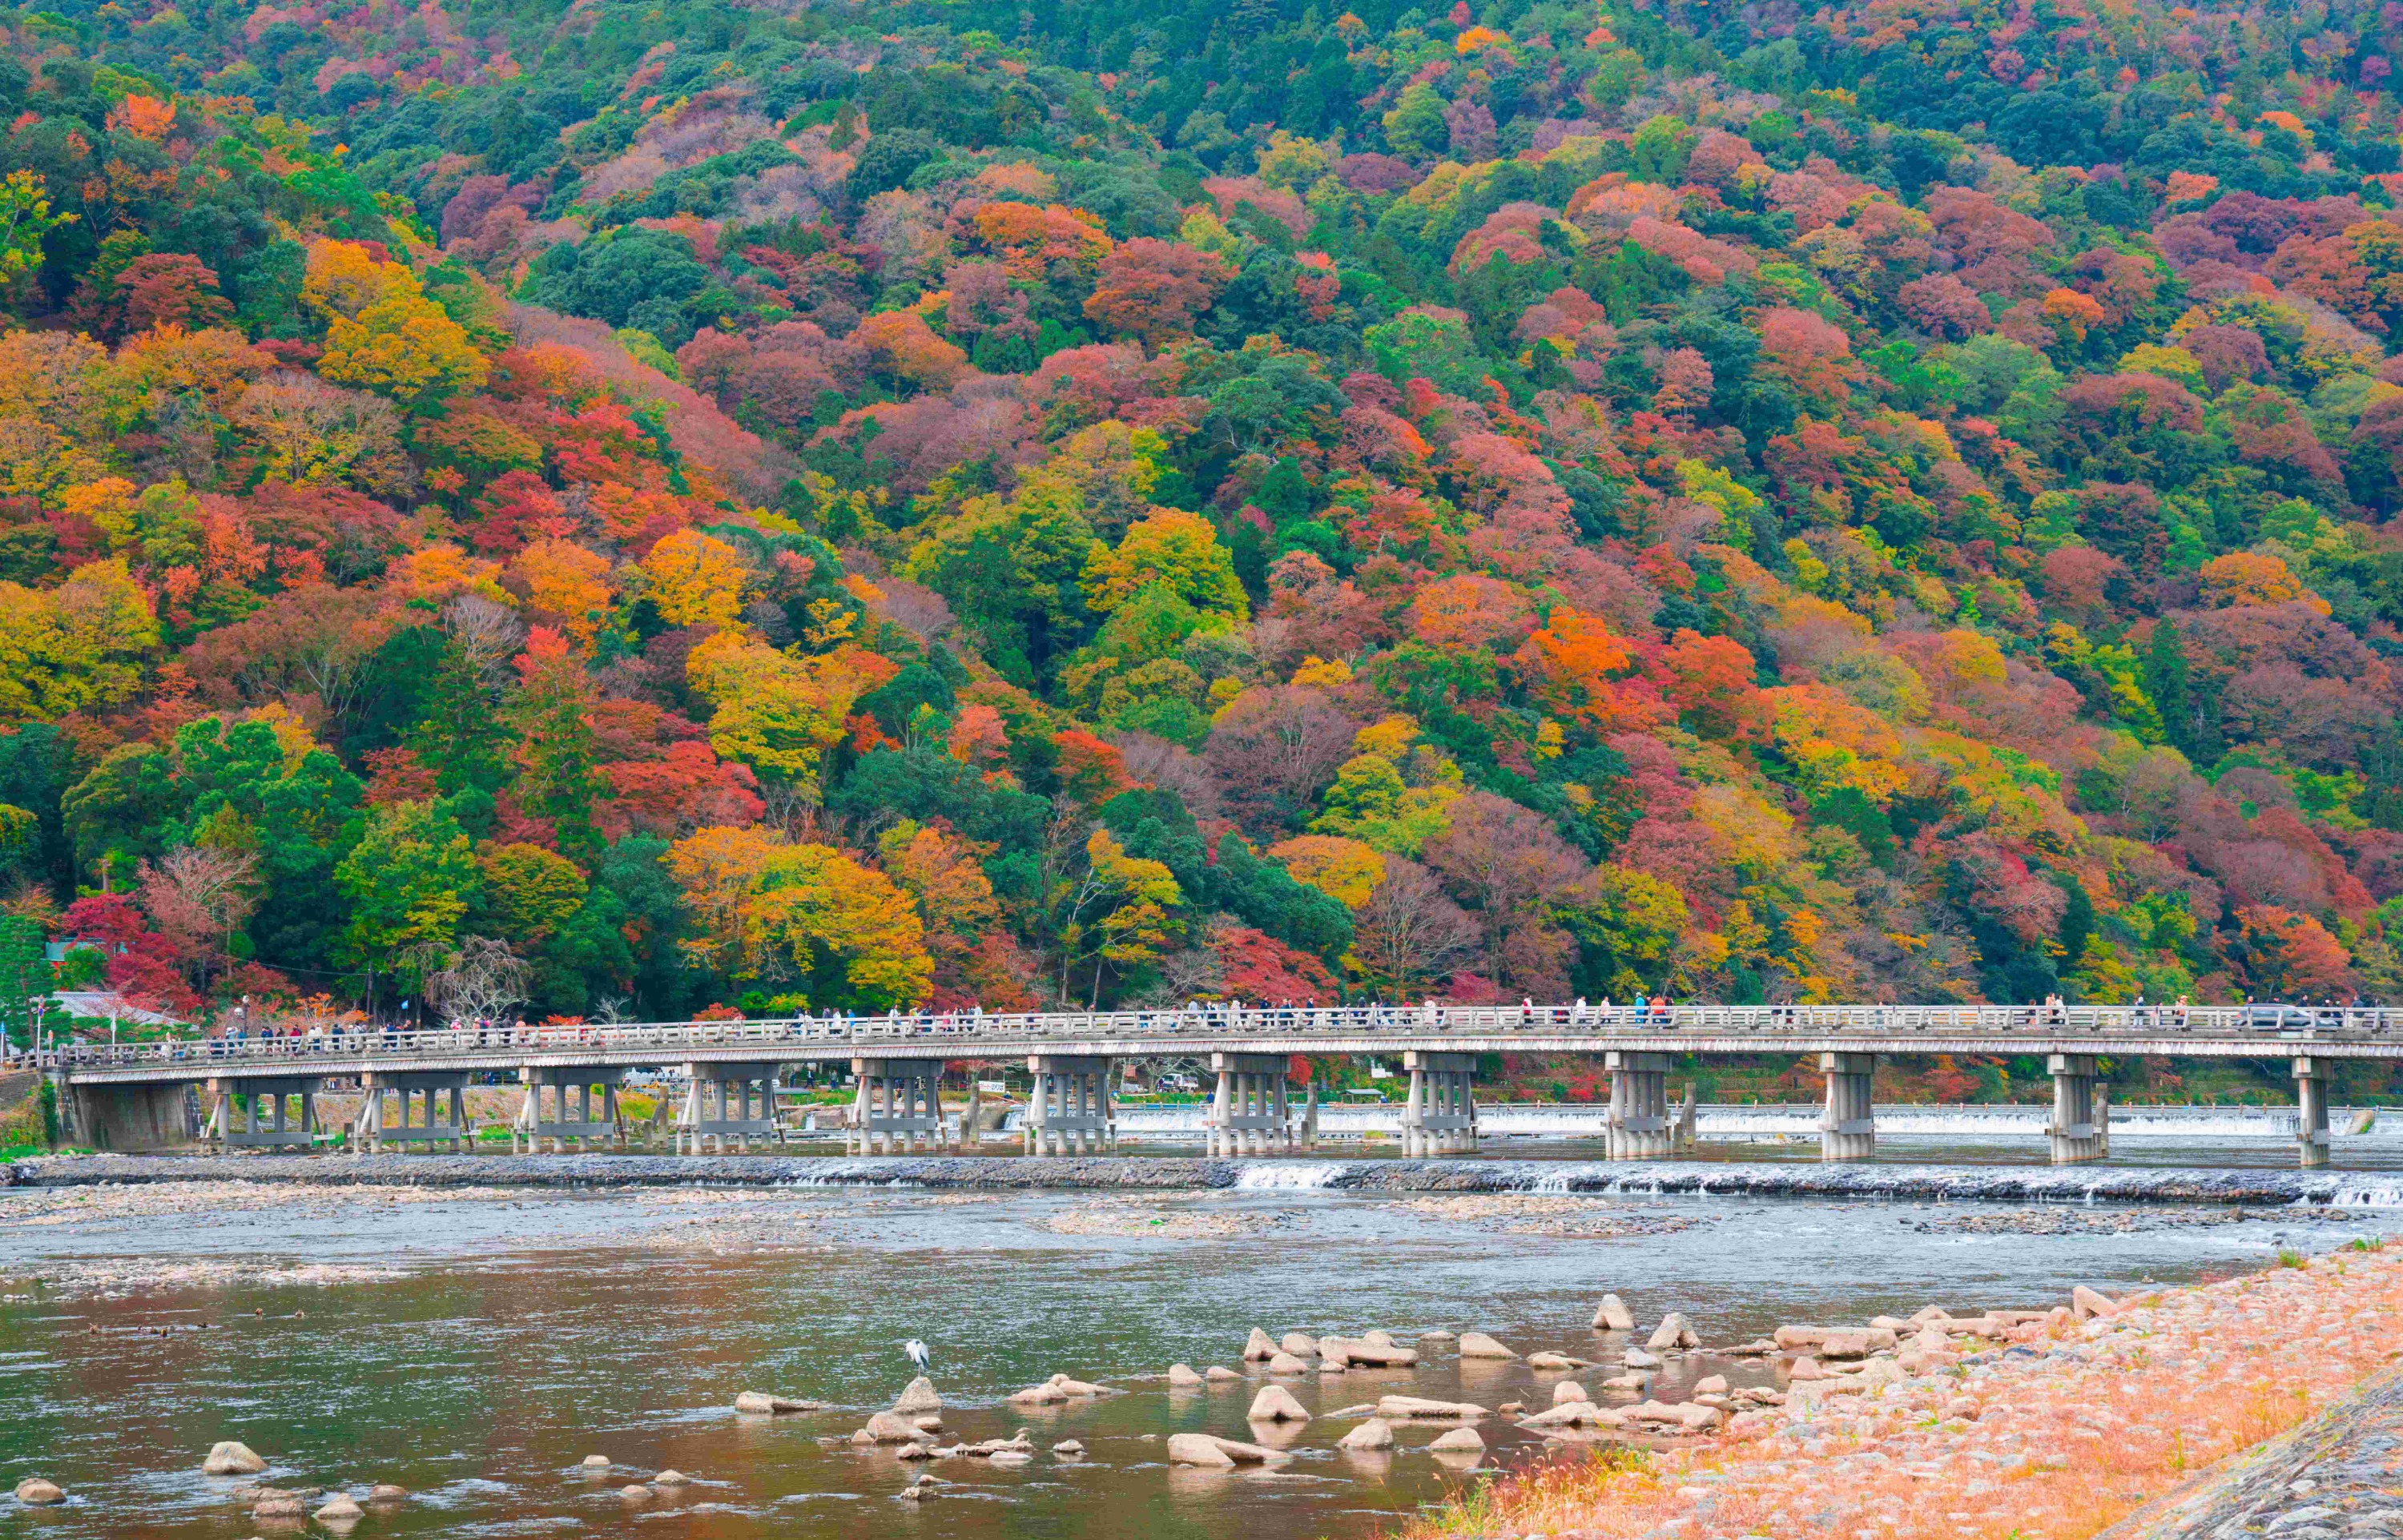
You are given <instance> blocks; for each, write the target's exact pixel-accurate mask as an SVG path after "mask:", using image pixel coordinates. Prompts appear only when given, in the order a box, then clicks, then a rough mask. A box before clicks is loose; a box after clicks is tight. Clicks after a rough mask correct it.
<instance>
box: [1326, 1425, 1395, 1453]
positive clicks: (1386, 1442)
mask: <svg viewBox="0 0 2403 1540" xmlns="http://www.w3.org/2000/svg"><path fill="white" fill-rule="evenodd" d="M1335 1447H1336V1448H1337V1449H1339V1450H1389V1449H1392V1448H1393V1447H1394V1430H1393V1427H1392V1425H1391V1424H1389V1423H1387V1422H1385V1420H1384V1419H1383V1418H1382V1417H1371V1418H1369V1419H1368V1421H1367V1422H1363V1423H1361V1424H1360V1425H1359V1426H1358V1427H1356V1428H1354V1429H1353V1430H1352V1431H1351V1432H1350V1433H1347V1434H1345V1435H1344V1436H1342V1437H1340V1438H1338V1439H1337V1440H1335Z"/></svg>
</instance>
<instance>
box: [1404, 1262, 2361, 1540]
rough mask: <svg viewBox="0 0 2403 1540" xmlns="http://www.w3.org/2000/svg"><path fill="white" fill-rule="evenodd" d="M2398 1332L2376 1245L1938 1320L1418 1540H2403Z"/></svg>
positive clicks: (1577, 1460)
mask: <svg viewBox="0 0 2403 1540" xmlns="http://www.w3.org/2000/svg"><path fill="white" fill-rule="evenodd" d="M2398 1312H2403V1251H2396V1250H2387V1249H2383V1248H2382V1246H2381V1245H2380V1243H2379V1242H2361V1243H2360V1244H2359V1245H2358V1246H2357V1247H2349V1248H2347V1249H2344V1250H2340V1251H2337V1252H2334V1253H2330V1254H2328V1255H2326V1256H2320V1257H2318V1258H2315V1259H2312V1260H2309V1261H2305V1260H2304V1259H2302V1258H2301V1257H2299V1256H2292V1255H2288V1256H2285V1258H2284V1259H2283V1262H2282V1265H2280V1266H2277V1267H2273V1268H2271V1269H2269V1270H2267V1271H2263V1272H2259V1273H2255V1274H2251V1275H2248V1276H2244V1277H2240V1278H2234V1279H2229V1280H2227V1281H2225V1282H2220V1283H2209V1284H2204V1285H2202V1286H2197V1287H2185V1288H2168V1289H2161V1290H2157V1291H2151V1292H2146V1293H2143V1294H2138V1295H2135V1296H2132V1297H2127V1298H2124V1299H2121V1300H2119V1301H2118V1302H2117V1303H2116V1304H2114V1303H2113V1302H2111V1301H2108V1300H2107V1299H2105V1298H2104V1297H2101V1296H2097V1295H2094V1294H2093V1293H2091V1292H2090V1291H2081V1292H2080V1294H2079V1296H2078V1302H2077V1311H2075V1312H2072V1311H2066V1310H2063V1311H2053V1312H2052V1313H2051V1314H2050V1315H2049V1316H2048V1317H2046V1318H2044V1319H2039V1320H2032V1321H2024V1322H2020V1323H2017V1324H2011V1325H2005V1326H2004V1328H2003V1329H2002V1330H2001V1331H2000V1333H1999V1334H1998V1335H1997V1334H1995V1333H1993V1332H1992V1331H1986V1332H1983V1333H1981V1335H1980V1336H1979V1337H1975V1338H1964V1337H1962V1336H1958V1335H1953V1334H1952V1325H1951V1323H1950V1322H1949V1321H1947V1320H1945V1319H1943V1318H1941V1317H1936V1318H1930V1317H1928V1316H1924V1315H1922V1316H1917V1317H1914V1318H1912V1320H1911V1321H1910V1322H1907V1323H1899V1324H1897V1325H1899V1327H1900V1329H1899V1330H1898V1331H1897V1333H1896V1336H1895V1337H1894V1338H1893V1339H1891V1340H1892V1341H1893V1342H1894V1344H1895V1345H1894V1346H1893V1347H1892V1348H1890V1349H1879V1348H1874V1347H1873V1348H1872V1350H1871V1352H1870V1353H1869V1355H1868V1356H1867V1357H1866V1358H1863V1357H1862V1356H1861V1355H1860V1354H1859V1353H1856V1352H1854V1347H1853V1345H1851V1344H1848V1345H1847V1347H1846V1350H1845V1353H1844V1356H1845V1357H1846V1358H1849V1359H1851V1360H1853V1362H1852V1363H1851V1364H1849V1365H1847V1366H1844V1367H1847V1368H1849V1369H1851V1370H1852V1372H1848V1373H1843V1374H1838V1375H1828V1374H1827V1373H1825V1366H1823V1365H1821V1364H1820V1363H1819V1362H1818V1361H1817V1360H1816V1359H1810V1358H1805V1359H1803V1360H1799V1361H1797V1362H1796V1363H1795V1364H1794V1365H1793V1366H1792V1367H1787V1368H1786V1369H1785V1371H1784V1373H1783V1374H1782V1376H1781V1378H1782V1379H1783V1380H1784V1382H1785V1389H1784V1400H1783V1404H1782V1405H1775V1406H1765V1407H1755V1408H1747V1409H1744V1410H1742V1411H1740V1412H1737V1413H1736V1414H1735V1415H1733V1416H1732V1417H1731V1418H1730V1419H1729V1421H1728V1422H1727V1423H1726V1426H1725V1428H1724V1430H1723V1431H1721V1432H1720V1433H1718V1434H1717V1435H1716V1436H1712V1437H1709V1438H1705V1439H1690V1440H1686V1441H1684V1442H1683V1443H1681V1444H1680V1445H1679V1446H1677V1447H1671V1448H1666V1449H1657V1448H1656V1449H1647V1450H1632V1449H1630V1448H1628V1447H1626V1446H1624V1444H1623V1443H1622V1444H1621V1445H1619V1446H1618V1447H1617V1448H1614V1449H1613V1450H1609V1451H1607V1452H1605V1453H1604V1454H1603V1455H1601V1456H1599V1457H1596V1456H1593V1455H1586V1454H1580V1455H1572V1456H1569V1457H1567V1458H1564V1459H1563V1460H1561V1461H1557V1462H1554V1463H1551V1464H1540V1465H1535V1466H1532V1467H1529V1468H1526V1469H1524V1470H1522V1471H1521V1473H1520V1474H1518V1475H1516V1476H1514V1477H1513V1478H1510V1479H1508V1480H1507V1481H1505V1482H1504V1483H1502V1484H1501V1485H1500V1486H1499V1487H1498V1488H1496V1489H1495V1490H1494V1491H1492V1492H1490V1493H1485V1494H1482V1495H1480V1497H1479V1500H1478V1502H1477V1504H1476V1505H1475V1507H1474V1509H1473V1511H1472V1510H1471V1509H1469V1508H1465V1507H1462V1506H1454V1507H1452V1508H1450V1509H1448V1510H1446V1511H1444V1512H1441V1513H1438V1514H1437V1515H1435V1516H1433V1517H1431V1518H1428V1519H1423V1520H1421V1521H1420V1522H1418V1523H1417V1524H1414V1525H1411V1526H1408V1527H1406V1528H1405V1529H1404V1530H1403V1531H1402V1532H1401V1533H1404V1534H1405V1535H1410V1536H1421V1537H1433V1536H1438V1535H1442V1536H1454V1535H1468V1534H1477V1535H1489V1534H1491V1535H1521V1534H1526V1535H1541V1536H1546V1537H1548V1540H1632V1537H1635V1536H1658V1537H1670V1536H1675V1537H1692V1540H1714V1537H1722V1540H1737V1537H1750V1536H1764V1537H1775V1540H1785V1537H1788V1536H1797V1537H1799V1536H1804V1535H1819V1534H1841V1535H1855V1534H1857V1535H1870V1536H1884V1535H1893V1536H1901V1537H1919V1536H1926V1537H1931V1540H1932V1537H1937V1536H1943V1537H1947V1540H1952V1537H1958V1540H2004V1537H2010V1536H2016V1537H2019V1540H2037V1537H2042V1540H2083V1537H2086V1536H2092V1535H2096V1534H2099V1533H2102V1532H2104V1530H2106V1529H2110V1528H2111V1527H2112V1526H2113V1525H2114V1524H2115V1523H2118V1522H2119V1521H2120V1520H2122V1519H2127V1518H2129V1516H2131V1515H2135V1514H2138V1512H2139V1510H2140V1509H2143V1508H2144V1507H2145V1505H2146V1504H2148V1503H2153V1502H2157V1501H2158V1500H2160V1498H2161V1497H2162V1496H2163V1494H2164V1493H2170V1492H2182V1493H2183V1494H2184V1500H2183V1501H2182V1502H2180V1503H2177V1504H2175V1505H2174V1506H2172V1507H2171V1508H2170V1510H2169V1511H2167V1512H2165V1513H2161V1514H2159V1515H2156V1516H2149V1517H2139V1518H2138V1519H2135V1520H2133V1521H2132V1527H2131V1528H2130V1529H2129V1530H2127V1531H2125V1532H2123V1533H2131V1534H2133V1533H2142V1534H2143V1535H2144V1536H2145V1537H2146V1540H2169V1537H2170V1536H2204V1535H2208V1536H2212V1537H2214V1540H2219V1537H2230V1540H2232V1537H2234V1536H2237V1535H2252V1534H2258V1533H2271V1534H2277V1535H2282V1536H2290V1537H2293V1540H2332V1537H2335V1536H2338V1535H2354V1534H2403V1497H2398V1495H2397V1493H2396V1490H2395V1488H2396V1466H2397V1464H2398V1461H2397V1459H2396V1450H2397V1448H2398V1446H2399V1445H2403V1390H2398V1388H2397V1382H2396V1379H2395V1377H2394V1375H2393V1374H2392V1373H2385V1374H2383V1376H2382V1378H2381V1379H2380V1380H2378V1381H2377V1382H2376V1384H2375V1385H2373V1386H2371V1387H2370V1388H2369V1389H2368V1390H2367V1391H2363V1390H2361V1389H2360V1387H2362V1386H2363V1384H2364V1381H2365V1380H2367V1379H2368V1378H2369V1377H2371V1376H2373V1375H2381V1374H2382V1371H2385V1370H2387V1368H2388V1366H2390V1365H2391V1364H2394V1363H2395V1362H2396V1360H2397V1359H2403V1343H2398V1342H2397V1341H2396V1338H2395V1334H2394V1323H2395V1322H2396V1320H2397V1319H2398V1318H2403V1313H2398ZM2081 1317H2082V1318H2081ZM1931 1327H1933V1328H1934V1329H1933V1330H1931V1329H1930V1328H1931ZM1780 1339H1781V1340H1783V1339H1785V1333H1783V1332H1781V1334H1780ZM1794 1345H1795V1346H1797V1347H1798V1348H1800V1349H1802V1350H1803V1351H1804V1352H1805V1353H1808V1351H1809V1344H1808V1343H1807V1342H1806V1341H1803V1340H1801V1339H1799V1338H1798V1339H1796V1341H1795V1344H1794ZM1964 1347H1966V1348H1969V1349H1970V1351H1967V1352H1958V1351H1956V1350H1958V1349H1961V1348H1964ZM1830 1356H1833V1353H1832V1350H1830ZM1800 1362H1808V1363H1809V1364H1810V1366H1811V1368H1810V1371H1809V1372H1808V1373H1807V1374H1806V1373H1805V1372H1803V1371H1802V1370H1801V1369H1800V1367H1799V1363H1800ZM2326 1408H2333V1409H2326ZM2314 1414H2320V1420H2319V1421H2318V1422H2313V1424H2312V1426H2311V1428H2310V1429H2309V1430H2307V1431H2306V1432H2305V1433H2304V1434H2301V1435H2299V1436H2293V1437H2291V1438H2288V1439H2287V1440H2285V1442H2283V1443H2278V1444H2271V1445H2270V1446H2268V1448H2267V1449H2266V1450H2264V1449H2263V1447H2262V1446H2263V1444H2264V1441H2265V1440H2269V1439H2272V1438H2276V1437H2277V1436H2280V1435H2282V1434H2285V1433H2287V1431H2288V1430H2290V1429H2293V1428H2295V1427H2296V1425H2297V1424H2298V1423H2299V1422H2304V1421H2305V1420H2306V1419H2310V1418H2313V1416H2314ZM2199 1473H2200V1474H2199Z"/></svg>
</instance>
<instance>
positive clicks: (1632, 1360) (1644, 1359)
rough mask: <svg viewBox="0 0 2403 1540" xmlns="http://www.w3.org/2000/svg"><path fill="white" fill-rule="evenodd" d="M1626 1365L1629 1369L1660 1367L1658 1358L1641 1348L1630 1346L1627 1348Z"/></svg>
mask: <svg viewBox="0 0 2403 1540" xmlns="http://www.w3.org/2000/svg"><path fill="white" fill-rule="evenodd" d="M1627 1367H1629V1368H1631V1369H1657V1368H1659V1367H1660V1359H1658V1358H1656V1357H1654V1356H1653V1355H1652V1354H1650V1353H1646V1352H1645V1351H1644V1350H1643V1349H1642V1348H1630V1349H1628V1350H1627Z"/></svg>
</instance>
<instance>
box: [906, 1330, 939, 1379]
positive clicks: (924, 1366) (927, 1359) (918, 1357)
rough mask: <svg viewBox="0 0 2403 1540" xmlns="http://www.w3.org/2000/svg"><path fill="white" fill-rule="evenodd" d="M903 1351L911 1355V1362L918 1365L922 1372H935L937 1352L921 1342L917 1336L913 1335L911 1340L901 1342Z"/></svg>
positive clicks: (919, 1370)
mask: <svg viewBox="0 0 2403 1540" xmlns="http://www.w3.org/2000/svg"><path fill="white" fill-rule="evenodd" d="M901 1351H902V1352H903V1353H908V1354H909V1355H910V1362H911V1363H912V1364H915V1365H917V1366H918V1372H919V1373H920V1374H931V1373H933V1372H934V1368H935V1354H934V1352H933V1350H931V1349H929V1348H928V1347H927V1346H926V1344H925V1343H924V1342H921V1341H920V1340H918V1339H916V1338H914V1337H912V1338H911V1339H910V1340H908V1341H907V1342H904V1343H902V1344H901Z"/></svg>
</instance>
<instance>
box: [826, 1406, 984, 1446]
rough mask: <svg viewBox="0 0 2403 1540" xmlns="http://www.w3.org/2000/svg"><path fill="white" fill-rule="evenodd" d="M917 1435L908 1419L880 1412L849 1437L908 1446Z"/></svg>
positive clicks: (892, 1413) (914, 1424) (915, 1425)
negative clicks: (865, 1437)
mask: <svg viewBox="0 0 2403 1540" xmlns="http://www.w3.org/2000/svg"><path fill="white" fill-rule="evenodd" d="M1011 1399H1013V1400H1015V1399H1016V1397H1014V1396H1013V1397H1011ZM918 1433H919V1428H918V1425H917V1424H916V1423H915V1422H910V1420H909V1419H908V1418H906V1417H903V1416H901V1415H900V1414H898V1413H897V1412H890V1411H880V1412H878V1413H876V1414H875V1415H874V1416H872V1417H870V1418H869V1419H868V1426H866V1427H864V1428H862V1429H860V1430H859V1433H854V1434H853V1435H852V1436H851V1441H852V1442H853V1443H854V1444H855V1443H858V1442H859V1441H860V1435H861V1434H865V1435H867V1436H868V1442H869V1443H871V1444H910V1443H915V1442H916V1441H917V1437H918Z"/></svg>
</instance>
